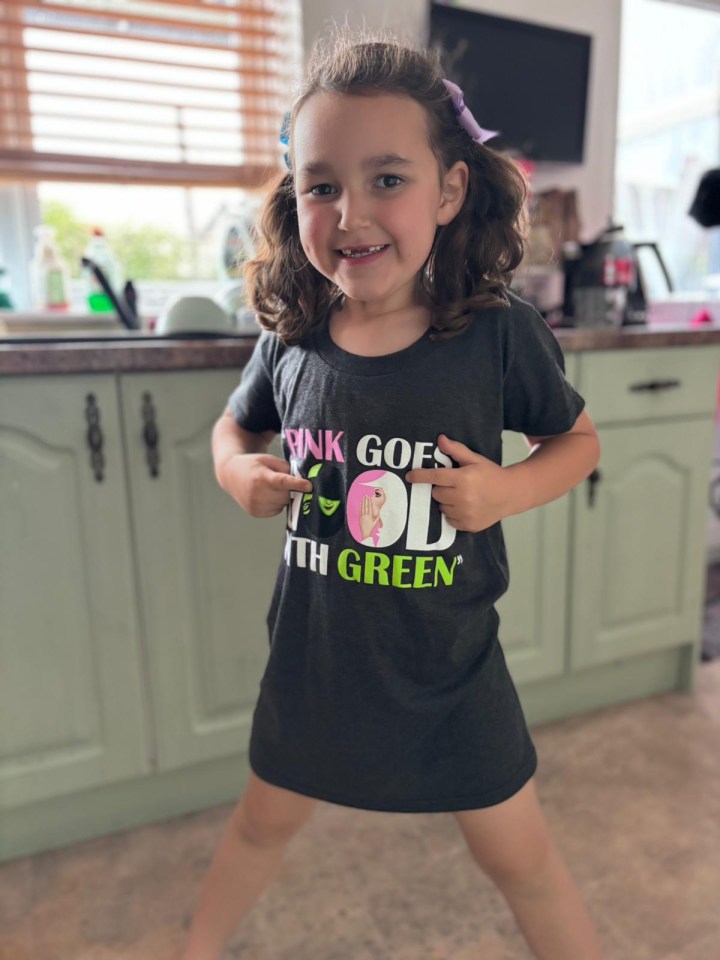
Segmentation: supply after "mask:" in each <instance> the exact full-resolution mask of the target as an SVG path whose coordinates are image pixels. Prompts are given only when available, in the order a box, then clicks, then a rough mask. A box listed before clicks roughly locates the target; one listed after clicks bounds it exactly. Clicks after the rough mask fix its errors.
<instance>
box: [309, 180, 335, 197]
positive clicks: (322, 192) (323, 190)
mask: <svg viewBox="0 0 720 960" xmlns="http://www.w3.org/2000/svg"><path fill="white" fill-rule="evenodd" d="M331 190H332V187H331V186H330V184H329V183H318V184H316V185H315V186H314V187H310V189H309V190H308V193H309V194H311V196H313V197H327V196H329V195H330V193H329V192H330V191H331Z"/></svg>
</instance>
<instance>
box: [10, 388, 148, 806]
mask: <svg viewBox="0 0 720 960" xmlns="http://www.w3.org/2000/svg"><path fill="white" fill-rule="evenodd" d="M91 424H92V425H94V427H93V430H94V434H95V435H96V436H97V439H98V443H99V444H100V443H101V446H100V449H99V451H98V456H97V458H96V462H95V463H93V462H92V461H91V451H90V447H89V445H88V432H89V429H90V425H91ZM96 471H97V476H96ZM129 529H130V521H129V517H128V506H127V490H126V486H125V467H124V463H123V449H122V439H121V435H120V417H119V413H118V401H117V391H116V381H115V378H114V377H113V376H112V375H110V374H107V375H98V376H66V375H63V376H55V377H52V376H47V377H34V376H32V377H31V376H28V377H7V378H5V379H4V380H3V381H2V382H1V383H0V531H2V533H1V535H0V808H6V809H7V808H10V807H14V806H20V805H25V804H28V803H31V802H32V801H36V800H44V799H47V798H48V797H57V796H59V795H61V794H67V793H73V792H75V791H80V790H83V789H86V788H89V787H94V786H96V785H101V784H107V783H110V782H112V781H114V780H120V779H125V778H131V777H134V776H138V775H142V774H144V773H147V772H148V771H149V767H148V762H147V747H146V742H145V736H144V712H143V711H144V704H143V701H142V696H141V668H140V652H139V643H138V627H137V622H136V597H135V591H134V584H133V576H132V567H131V551H130V538H129ZM0 819H1V814H0Z"/></svg>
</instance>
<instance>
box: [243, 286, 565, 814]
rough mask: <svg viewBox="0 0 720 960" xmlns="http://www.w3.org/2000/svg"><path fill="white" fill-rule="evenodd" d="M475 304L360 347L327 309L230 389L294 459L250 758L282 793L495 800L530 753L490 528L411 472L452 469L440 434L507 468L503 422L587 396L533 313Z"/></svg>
mask: <svg viewBox="0 0 720 960" xmlns="http://www.w3.org/2000/svg"><path fill="white" fill-rule="evenodd" d="M509 298H510V302H511V307H509V308H501V307H498V308H491V309H486V310H482V311H478V312H477V313H476V314H475V316H474V318H473V321H472V323H471V325H470V326H469V328H468V329H467V330H466V331H465V332H464V333H463V334H461V335H460V336H458V337H455V338H454V339H452V340H447V341H432V340H431V339H430V337H429V334H430V332H431V331H428V332H427V333H426V334H424V335H423V336H422V337H421V338H420V339H419V340H417V341H416V342H415V343H413V344H412V345H411V346H409V347H407V348H406V349H404V350H400V351H398V352H396V353H392V354H387V355H385V356H378V357H366V356H358V355H356V354H352V353H349V352H347V351H345V350H343V349H342V348H340V347H338V346H337V345H336V344H335V343H334V341H333V340H332V339H331V338H330V335H329V332H328V325H327V320H326V321H325V322H324V323H323V325H322V327H321V328H320V329H319V330H317V331H315V332H314V333H312V334H309V335H308V336H306V337H305V338H304V340H303V341H302V343H300V344H297V345H295V346H292V347H286V346H285V345H283V344H282V343H281V342H280V341H279V340H278V339H277V337H275V336H274V334H270V333H268V332H266V331H262V332H261V334H260V336H259V338H258V341H257V344H256V346H255V350H254V352H253V354H252V357H251V359H250V360H249V362H248V364H247V366H246V367H245V369H244V371H243V374H242V380H241V382H240V385H239V386H238V387H237V389H236V390H235V391H234V392H233V393H232V395H231V396H230V398H229V404H230V407H231V410H232V413H233V415H234V417H235V419H236V420H237V422H238V423H239V424H240V425H241V426H243V427H244V428H245V429H247V430H251V431H255V432H261V431H266V430H275V431H276V432H278V433H281V434H282V447H283V452H284V456H285V458H286V460H287V461H288V462H289V463H290V465H291V471H292V472H293V473H295V474H297V475H299V476H302V477H306V478H308V479H310V480H311V481H312V483H313V488H314V489H313V491H312V493H308V494H303V493H302V492H297V493H293V494H291V501H290V504H289V505H288V508H287V511H286V517H287V529H286V541H285V547H284V555H283V557H282V558H281V559H280V564H279V569H278V574H277V580H276V583H275V589H274V592H273V596H272V601H271V605H270V610H269V612H268V615H267V623H268V630H269V637H270V655H269V659H268V663H267V667H266V670H265V674H264V676H263V679H262V682H261V688H260V696H259V699H258V703H257V706H256V709H255V715H254V718H253V730H252V736H251V741H250V764H251V766H252V768H253V769H254V770H255V772H256V773H257V774H258V775H259V776H260V777H262V778H263V779H265V780H267V781H269V782H270V783H274V784H276V785H278V786H281V787H285V788H286V789H289V790H295V791H297V792H299V793H304V794H307V795H309V796H314V797H317V798H319V799H324V800H327V801H330V802H333V803H339V804H343V805H346V806H354V807H362V808H365V809H373V810H394V811H405V812H415V811H426V812H430V811H449V810H460V809H471V808H475V807H481V806H488V805H491V804H495V803H499V802H501V801H502V800H504V799H506V798H507V797H509V796H512V794H513V793H515V792H516V791H517V790H518V789H519V788H520V787H521V786H522V785H523V784H524V783H525V782H526V781H527V779H528V778H529V777H530V776H532V774H533V772H534V770H535V767H536V763H537V758H536V754H535V749H534V746H533V744H532V741H531V739H530V736H529V734H528V730H527V727H526V724H525V719H524V717H523V714H522V709H521V707H520V703H519V700H518V698H517V694H516V692H515V688H514V686H513V683H512V680H511V678H510V675H509V673H508V671H507V668H506V665H505V658H504V655H503V651H502V648H501V646H500V643H499V642H498V627H499V617H498V614H497V612H496V610H495V607H494V604H495V602H496V601H497V599H498V598H499V597H500V596H502V594H504V593H505V591H506V590H507V587H508V582H509V574H508V567H507V558H506V553H505V544H504V541H503V535H502V529H501V524H500V523H496V524H494V525H493V526H492V527H489V528H488V529H486V530H483V531H481V532H479V533H469V532H466V531H461V530H457V529H455V528H454V527H452V526H451V525H450V524H449V523H448V522H447V520H446V518H445V517H444V515H443V514H442V513H441V512H440V509H439V506H438V504H437V502H436V501H435V500H434V499H433V497H432V495H431V492H432V487H431V485H430V484H419V483H414V484H411V483H408V482H406V481H405V480H404V475H405V474H406V473H407V472H408V471H409V470H412V469H415V468H421V467H446V468H448V469H452V468H457V466H458V465H457V463H455V462H454V461H452V460H451V459H450V458H449V457H448V456H447V455H446V454H443V453H441V451H440V450H439V448H438V447H437V446H436V439H437V436H438V434H440V433H445V434H446V435H447V436H448V437H450V438H451V439H453V440H459V441H460V442H461V443H464V444H466V445H467V446H468V447H470V448H471V449H472V450H474V451H476V452H478V453H480V454H482V455H483V456H485V457H488V458H489V459H491V460H493V461H494V462H495V463H498V464H500V463H502V451H501V445H502V441H501V431H502V430H503V429H505V430H515V431H519V432H522V433H526V434H529V435H536V436H544V435H551V434H557V433H564V432H566V431H568V430H570V429H571V427H572V426H573V424H574V423H575V420H576V419H577V417H578V415H579V413H580V412H581V410H582V409H583V407H584V400H583V398H582V397H581V396H580V395H579V394H578V393H577V392H576V391H575V390H574V389H573V388H572V387H571V386H570V384H569V383H568V382H567V380H566V379H565V376H564V360H563V355H562V351H561V349H560V346H559V344H558V342H557V340H556V338H555V336H554V335H553V333H552V331H551V330H550V328H549V327H548V326H547V324H546V323H545V321H544V320H543V319H542V317H541V316H540V314H539V313H537V311H536V310H534V308H533V307H531V306H530V305H529V304H527V303H525V302H524V301H522V300H520V299H519V298H517V297H516V296H514V295H512V294H510V295H509Z"/></svg>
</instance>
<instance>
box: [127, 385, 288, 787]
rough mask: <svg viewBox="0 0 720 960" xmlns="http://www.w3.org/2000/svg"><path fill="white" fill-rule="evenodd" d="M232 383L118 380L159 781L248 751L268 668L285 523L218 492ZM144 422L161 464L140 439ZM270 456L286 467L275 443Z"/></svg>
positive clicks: (283, 513)
mask: <svg viewBox="0 0 720 960" xmlns="http://www.w3.org/2000/svg"><path fill="white" fill-rule="evenodd" d="M239 381H240V371H237V370H197V371H182V372H164V373H147V374H125V375H123V376H122V377H121V378H120V382H121V394H122V413H123V422H124V430H125V447H126V453H127V461H128V468H129V483H130V490H131V500H132V511H133V529H134V536H135V558H136V565H137V572H138V589H139V592H140V597H141V611H142V621H143V630H144V636H145V649H146V657H147V664H148V669H149V685H150V690H151V700H152V715H153V728H154V731H155V735H156V743H155V753H154V758H155V763H156V765H157V768H158V769H160V770H169V769H172V768H177V767H182V766H186V765H188V764H191V763H195V762H199V761H203V760H209V759H211V758H214V757H219V756H226V755H230V754H236V753H240V752H243V751H245V750H247V746H248V742H249V737H250V726H251V721H252V715H253V711H254V708H255V703H256V701H257V696H258V692H259V682H260V679H261V677H262V673H263V670H264V667H265V663H266V661H267V657H268V651H269V647H268V635H267V625H266V620H265V618H266V614H267V609H268V606H269V603H270V598H271V595H272V588H273V585H274V581H275V575H276V572H277V569H278V565H279V563H280V561H281V560H282V554H283V547H284V539H285V512H284V511H283V512H282V513H281V514H279V515H278V516H276V517H271V518H268V519H260V518H256V517H250V516H249V515H248V514H246V513H245V512H244V511H243V510H242V508H241V507H240V506H239V505H238V504H237V503H235V501H233V500H232V499H231V497H229V496H228V494H226V493H225V492H224V491H223V490H222V489H221V488H220V487H219V486H218V484H217V481H216V479H215V474H214V471H213V464H212V451H211V445H210V441H211V434H212V427H213V424H214V423H215V421H216V419H217V417H218V416H219V415H220V414H221V413H222V412H223V410H224V409H225V406H226V402H227V397H228V395H229V394H230V393H231V391H232V390H233V389H234V387H235V386H237V384H238V383H239ZM151 423H152V424H154V427H155V430H156V431H157V446H156V448H155V449H156V450H157V462H156V464H155V461H154V459H153V457H152V455H151V453H149V451H148V446H147V445H146V442H145V437H144V431H145V430H146V426H148V425H149V424H151ZM150 449H151V450H152V447H151V448H150ZM268 452H270V453H274V454H275V455H276V456H277V455H280V456H282V453H281V451H280V445H279V437H276V438H275V440H274V441H273V443H272V444H271V447H270V450H269V451H268ZM154 464H155V465H154Z"/></svg>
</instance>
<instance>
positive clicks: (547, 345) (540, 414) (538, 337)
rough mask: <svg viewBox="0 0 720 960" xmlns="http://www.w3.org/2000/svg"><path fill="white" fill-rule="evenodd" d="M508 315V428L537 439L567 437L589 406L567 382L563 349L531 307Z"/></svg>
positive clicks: (505, 413)
mask: <svg viewBox="0 0 720 960" xmlns="http://www.w3.org/2000/svg"><path fill="white" fill-rule="evenodd" d="M507 313H508V316H507V317H506V323H505V326H504V331H505V350H504V357H505V371H504V378H503V427H504V429H505V430H515V431H517V432H518V433H524V434H529V435H530V436H536V437H542V436H552V435H553V434H558V433H567V431H568V430H570V429H572V427H573V425H574V423H575V421H576V420H577V418H578V416H579V415H580V413H581V412H582V410H583V408H584V406H585V400H584V399H583V397H581V396H580V394H579V393H578V392H577V391H576V390H575V389H574V388H573V387H572V386H571V385H570V384H569V383H568V381H567V380H566V379H565V358H564V356H563V352H562V349H561V347H560V344H559V343H558V341H557V338H556V337H555V335H554V333H553V332H552V330H551V329H550V327H549V326H548V324H547V323H546V322H545V320H544V319H543V318H542V316H541V315H540V314H539V313H538V311H537V310H535V308H534V307H531V306H530V305H529V304H526V305H524V306H523V307H522V308H521V309H518V310H509V311H507Z"/></svg>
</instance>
